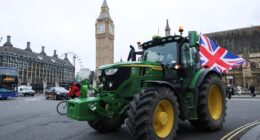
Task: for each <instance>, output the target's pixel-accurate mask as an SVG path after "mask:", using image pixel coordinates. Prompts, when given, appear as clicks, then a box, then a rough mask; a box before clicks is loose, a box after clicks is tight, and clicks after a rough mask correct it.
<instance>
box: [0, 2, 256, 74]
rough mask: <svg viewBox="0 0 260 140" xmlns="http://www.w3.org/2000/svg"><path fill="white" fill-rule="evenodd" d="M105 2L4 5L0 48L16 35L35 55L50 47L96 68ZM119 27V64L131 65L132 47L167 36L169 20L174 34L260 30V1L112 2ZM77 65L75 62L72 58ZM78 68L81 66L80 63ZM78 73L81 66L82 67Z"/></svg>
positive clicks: (16, 43)
mask: <svg viewBox="0 0 260 140" xmlns="http://www.w3.org/2000/svg"><path fill="white" fill-rule="evenodd" d="M102 3H103V0H0V5H1V7H0V38H1V37H3V39H2V41H1V42H0V46H2V45H3V43H5V42H6V36H7V35H11V36H12V38H11V41H12V44H13V45H14V46H15V47H17V48H21V49H24V48H26V42H27V41H30V42H31V48H32V50H33V51H34V52H40V51H41V46H45V52H46V53H47V55H51V56H52V55H53V50H54V49H56V50H57V53H58V55H59V56H60V57H61V56H62V55H63V54H64V53H66V52H74V53H76V54H77V55H78V56H79V57H80V58H81V61H82V63H83V66H84V67H87V68H90V69H91V70H94V68H95V54H96V53H95V51H96V50H95V46H96V42H95V41H96V40H95V22H96V19H97V17H98V16H99V13H100V7H101V5H102ZM107 3H108V6H109V8H110V9H109V11H110V16H111V17H112V19H113V21H114V24H115V44H114V45H115V46H114V50H115V52H114V55H115V57H114V61H115V62H118V61H119V60H120V58H122V59H123V60H126V58H127V55H128V52H129V45H130V44H132V45H134V46H136V42H137V41H141V42H145V41H148V40H150V39H151V38H152V36H153V35H155V34H157V33H158V29H159V34H160V35H161V36H164V34H165V33H164V29H165V24H166V19H169V25H170V28H171V33H172V34H173V33H174V32H177V30H178V27H179V26H180V25H182V26H184V30H185V31H184V32H185V34H186V33H187V31H188V30H196V31H198V32H201V33H209V32H216V31H223V30H230V29H236V28H242V27H249V26H252V25H260V0H215V1H213V0H196V1H194V0H107ZM69 57H70V59H71V60H72V58H71V57H72V56H69ZM76 65H79V64H78V63H77V62H76ZM76 67H77V69H78V67H79V66H76Z"/></svg>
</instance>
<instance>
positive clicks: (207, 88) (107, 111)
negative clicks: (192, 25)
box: [67, 31, 226, 140]
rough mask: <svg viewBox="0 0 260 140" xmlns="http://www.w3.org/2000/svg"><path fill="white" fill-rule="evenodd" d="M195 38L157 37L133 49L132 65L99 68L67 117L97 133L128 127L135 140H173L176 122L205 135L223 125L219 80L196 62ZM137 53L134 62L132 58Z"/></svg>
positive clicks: (192, 34) (191, 34)
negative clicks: (94, 81) (94, 83)
mask: <svg viewBox="0 0 260 140" xmlns="http://www.w3.org/2000/svg"><path fill="white" fill-rule="evenodd" d="M196 41H197V33H196V32H195V31H190V32H189V36H188V37H183V36H181V35H174V36H167V37H162V38H159V37H155V38H153V40H151V41H148V42H145V43H143V44H141V45H139V47H140V48H141V49H142V52H135V50H134V49H133V48H132V50H131V51H130V54H129V56H130V57H129V59H130V60H133V61H129V62H123V63H115V64H109V65H103V66H100V67H99V69H98V74H97V75H98V78H99V84H98V85H97V87H96V88H94V87H93V86H92V85H90V84H87V83H86V82H84V83H83V86H82V89H81V92H82V93H87V92H89V90H92V91H94V93H93V94H91V95H88V96H87V95H86V94H81V96H80V98H79V99H72V100H69V101H68V110H67V116H68V117H69V118H72V119H75V120H79V121H87V122H88V124H89V126H91V127H92V128H93V129H95V130H97V131H98V132H101V133H106V132H111V131H116V130H118V129H119V128H121V125H122V124H124V123H126V125H127V126H128V129H129V131H130V132H131V134H133V135H134V136H135V138H136V139H139V140H151V139H153V140H161V139H170V140H172V139H174V138H175V137H176V131H177V129H178V123H179V121H180V120H188V121H189V122H190V123H191V125H192V126H194V127H196V128H198V129H201V130H206V131H217V130H219V129H220V128H221V127H222V126H223V123H224V121H225V116H226V99H225V90H224V86H223V83H222V81H221V75H220V74H219V73H217V72H215V71H213V70H209V69H206V68H202V67H201V65H200V63H199V61H200V60H199V49H198V44H197V43H196ZM137 54H141V56H140V58H139V59H138V61H134V60H135V59H136V55H137Z"/></svg>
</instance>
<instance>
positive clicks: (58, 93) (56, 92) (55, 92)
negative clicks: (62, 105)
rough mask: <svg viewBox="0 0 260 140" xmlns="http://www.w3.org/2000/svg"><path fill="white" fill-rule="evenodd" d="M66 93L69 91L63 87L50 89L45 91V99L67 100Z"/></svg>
mask: <svg viewBox="0 0 260 140" xmlns="http://www.w3.org/2000/svg"><path fill="white" fill-rule="evenodd" d="M68 93H69V91H68V90H67V89H65V88H64V87H50V88H48V89H47V90H46V93H45V99H47V100H48V99H49V98H53V99H55V100H57V99H68V96H67V95H68Z"/></svg>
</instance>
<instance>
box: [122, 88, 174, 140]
mask: <svg viewBox="0 0 260 140" xmlns="http://www.w3.org/2000/svg"><path fill="white" fill-rule="evenodd" d="M127 113H128V120H127V121H126V124H127V126H128V128H129V130H130V132H131V133H132V134H133V135H134V136H135V137H136V138H137V139H138V140H161V139H167V140H168V139H169V140H172V139H174V138H175V137H176V131H177V127H178V122H179V109H178V102H177V97H176V96H175V95H174V92H173V91H171V90H170V89H168V88H158V87H156V88H148V89H145V90H142V91H141V92H140V93H138V94H136V95H135V97H134V99H133V101H132V102H130V109H129V111H128V112H127Z"/></svg>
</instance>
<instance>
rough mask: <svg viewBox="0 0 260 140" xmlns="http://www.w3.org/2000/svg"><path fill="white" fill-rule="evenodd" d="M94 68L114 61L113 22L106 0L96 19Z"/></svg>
mask: <svg viewBox="0 0 260 140" xmlns="http://www.w3.org/2000/svg"><path fill="white" fill-rule="evenodd" d="M95 26H96V70H97V69H98V67H99V66H100V65H104V64H111V63H113V62H114V23H113V20H112V19H111V17H110V15H109V8H108V5H107V2H106V0H104V2H103V4H102V6H101V12H100V15H99V17H98V18H97V20H96V24H95Z"/></svg>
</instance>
